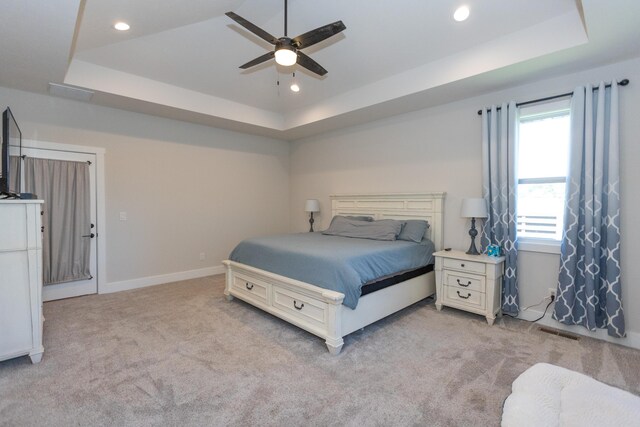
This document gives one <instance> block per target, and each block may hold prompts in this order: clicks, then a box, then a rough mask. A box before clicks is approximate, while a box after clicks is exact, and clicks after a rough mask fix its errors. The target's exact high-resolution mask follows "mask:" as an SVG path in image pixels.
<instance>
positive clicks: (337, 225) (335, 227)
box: [322, 216, 402, 240]
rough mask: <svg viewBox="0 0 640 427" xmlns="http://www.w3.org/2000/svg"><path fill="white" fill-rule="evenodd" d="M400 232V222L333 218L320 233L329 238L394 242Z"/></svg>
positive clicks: (342, 217)
mask: <svg viewBox="0 0 640 427" xmlns="http://www.w3.org/2000/svg"><path fill="white" fill-rule="evenodd" d="M401 230H402V222H401V221H396V220H394V219H383V220H380V221H360V220H356V219H349V218H346V217H344V216H335V217H333V219H332V220H331V225H329V228H328V229H326V230H325V231H323V232H322V234H328V235H330V236H342V237H356V238H360V239H373V240H396V238H397V237H398V234H400V231H401Z"/></svg>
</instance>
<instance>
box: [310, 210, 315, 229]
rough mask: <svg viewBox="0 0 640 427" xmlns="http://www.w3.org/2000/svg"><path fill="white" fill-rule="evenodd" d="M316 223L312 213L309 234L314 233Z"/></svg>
mask: <svg viewBox="0 0 640 427" xmlns="http://www.w3.org/2000/svg"><path fill="white" fill-rule="evenodd" d="M314 222H315V221H314V220H313V212H311V217H310V218H309V233H313V223H314Z"/></svg>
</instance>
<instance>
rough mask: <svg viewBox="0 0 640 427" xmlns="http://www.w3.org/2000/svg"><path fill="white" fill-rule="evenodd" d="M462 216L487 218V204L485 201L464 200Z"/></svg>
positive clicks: (461, 210)
mask: <svg viewBox="0 0 640 427" xmlns="http://www.w3.org/2000/svg"><path fill="white" fill-rule="evenodd" d="M460 216H461V217H463V218H486V217H487V216H489V215H488V212H487V202H485V200H484V199H462V207H461V208H460Z"/></svg>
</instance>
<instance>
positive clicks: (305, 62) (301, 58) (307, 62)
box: [298, 51, 327, 76]
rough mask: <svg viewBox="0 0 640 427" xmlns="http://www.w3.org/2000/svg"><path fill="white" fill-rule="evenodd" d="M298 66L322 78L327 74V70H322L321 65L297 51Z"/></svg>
mask: <svg viewBox="0 0 640 427" xmlns="http://www.w3.org/2000/svg"><path fill="white" fill-rule="evenodd" d="M298 65H300V66H302V67H304V68H306V69H307V70H309V71H311V72H312V73H316V74H317V75H319V76H324V75H325V74H327V70H325V69H324V68H322V65H320V64H318V63H317V62H316V61H314V60H313V59H311V58H309V57H308V56H307V55H305V54H304V53H302V52H300V51H298Z"/></svg>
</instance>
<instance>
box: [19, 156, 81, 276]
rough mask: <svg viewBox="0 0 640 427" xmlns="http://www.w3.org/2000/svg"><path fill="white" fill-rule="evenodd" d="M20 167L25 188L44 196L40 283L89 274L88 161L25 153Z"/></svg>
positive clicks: (41, 196)
mask: <svg viewBox="0 0 640 427" xmlns="http://www.w3.org/2000/svg"><path fill="white" fill-rule="evenodd" d="M24 171H25V189H26V191H27V192H29V193H34V194H36V195H37V196H38V198H39V199H42V200H44V216H43V218H42V224H43V225H44V236H43V237H44V238H43V257H44V266H43V269H44V284H45V285H52V284H56V283H64V282H72V281H76V280H83V279H88V278H90V277H91V272H90V269H89V267H90V263H89V257H90V250H91V241H90V239H89V238H87V237H82V236H83V235H87V234H89V233H90V232H91V216H90V205H89V203H90V193H89V165H88V164H87V163H86V162H68V161H62V160H51V159H36V158H32V157H27V158H26V159H25V162H24Z"/></svg>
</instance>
